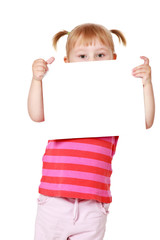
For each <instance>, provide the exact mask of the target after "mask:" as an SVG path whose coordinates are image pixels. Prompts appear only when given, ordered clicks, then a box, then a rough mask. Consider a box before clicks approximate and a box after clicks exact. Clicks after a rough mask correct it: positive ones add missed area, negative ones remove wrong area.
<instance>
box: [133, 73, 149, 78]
mask: <svg viewBox="0 0 160 240" xmlns="http://www.w3.org/2000/svg"><path fill="white" fill-rule="evenodd" d="M133 76H134V77H139V78H143V77H145V76H146V73H144V72H138V73H134V74H133Z"/></svg>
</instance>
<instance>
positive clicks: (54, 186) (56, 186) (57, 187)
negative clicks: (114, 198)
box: [40, 182, 111, 197]
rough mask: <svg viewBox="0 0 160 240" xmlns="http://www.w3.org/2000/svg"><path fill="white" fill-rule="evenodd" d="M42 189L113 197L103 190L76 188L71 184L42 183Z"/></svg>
mask: <svg viewBox="0 0 160 240" xmlns="http://www.w3.org/2000/svg"><path fill="white" fill-rule="evenodd" d="M40 188H44V189H47V190H56V191H59V190H60V191H69V192H80V193H88V194H95V195H98V196H103V197H111V192H110V191H106V190H101V189H98V188H92V187H82V186H75V185H70V184H55V183H44V182H42V183H41V184H40Z"/></svg>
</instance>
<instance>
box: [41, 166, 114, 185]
mask: <svg viewBox="0 0 160 240" xmlns="http://www.w3.org/2000/svg"><path fill="white" fill-rule="evenodd" d="M42 175H43V176H48V177H60V178H61V177H63V178H65V177H67V178H77V179H86V180H91V181H96V182H101V183H105V184H110V177H105V176H102V175H99V174H94V173H85V172H79V171H71V170H50V169H43V170H42Z"/></svg>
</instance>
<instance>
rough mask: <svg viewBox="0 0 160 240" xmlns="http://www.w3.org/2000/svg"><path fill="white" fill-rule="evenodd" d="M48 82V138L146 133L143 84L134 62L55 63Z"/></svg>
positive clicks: (44, 81)
mask: <svg viewBox="0 0 160 240" xmlns="http://www.w3.org/2000/svg"><path fill="white" fill-rule="evenodd" d="M49 67H50V69H49V71H48V73H47V75H46V76H45V78H44V80H43V96H44V113H45V123H44V125H43V127H44V129H45V134H46V136H47V138H48V139H65V138H82V137H100V136H116V135H121V134H123V133H129V132H131V133H135V132H136V133H137V132H139V131H144V129H145V117H144V98H143V86H142V80H141V79H139V78H135V77H133V76H132V74H131V71H132V68H134V67H136V65H135V63H133V61H130V62H129V61H128V60H126V61H124V60H123V61H119V60H105V61H93V62H81V63H56V62H54V63H53V64H51V65H50V66H49Z"/></svg>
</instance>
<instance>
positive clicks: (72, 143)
mask: <svg viewBox="0 0 160 240" xmlns="http://www.w3.org/2000/svg"><path fill="white" fill-rule="evenodd" d="M118 138H119V137H118V136H113V137H95V138H75V139H60V140H49V141H48V145H47V147H46V151H45V153H44V155H43V170H42V178H41V183H40V186H39V193H41V194H43V195H47V196H55V197H69V198H81V199H94V200H97V201H99V202H104V203H110V202H111V201H112V196H111V191H110V177H111V174H112V166H111V163H112V158H113V155H114V154H115V150H116V145H117V141H118Z"/></svg>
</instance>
